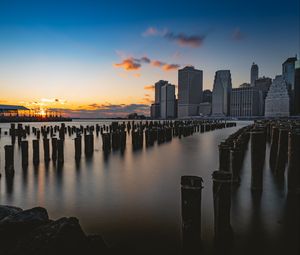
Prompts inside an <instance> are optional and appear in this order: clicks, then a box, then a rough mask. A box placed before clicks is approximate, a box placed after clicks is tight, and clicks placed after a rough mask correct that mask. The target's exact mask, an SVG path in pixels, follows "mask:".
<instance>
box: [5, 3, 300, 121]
mask: <svg viewBox="0 0 300 255" xmlns="http://www.w3.org/2000/svg"><path fill="white" fill-rule="evenodd" d="M29 2H30V3H26V4H24V3H23V4H22V2H21V1H10V2H5V3H4V2H1V3H0V32H1V34H2V38H1V40H0V86H1V96H0V104H22V105H25V106H30V107H40V108H41V109H43V108H45V109H46V108H59V109H62V111H63V112H64V113H67V114H69V115H71V116H74V117H83V116H88V117H109V116H111V117H116V116H123V115H125V114H128V113H132V112H138V113H149V105H150V104H151V103H152V101H153V100H154V91H153V84H154V83H155V82H157V81H158V80H161V79H163V80H168V81H169V82H170V83H171V84H175V85H177V84H178V81H177V71H178V69H179V68H183V67H185V66H186V65H193V66H195V68H197V69H200V70H202V71H203V89H210V90H212V87H213V79H214V73H215V72H216V71H217V70H223V69H226V70H227V69H228V70H230V71H231V76H232V85H233V87H238V86H239V85H240V84H242V83H244V82H250V80H249V69H250V66H251V64H252V62H255V63H257V64H258V66H259V68H260V69H259V70H260V77H261V76H263V75H264V76H267V77H271V78H275V76H276V75H277V74H280V73H281V68H282V66H281V65H282V63H283V62H284V61H285V60H286V59H287V58H288V57H294V56H295V54H297V53H298V54H299V48H298V44H299V32H298V31H299V23H298V22H297V21H298V20H299V11H298V10H299V8H298V7H299V3H298V1H293V0H289V1H288V2H287V3H288V4H286V5H284V6H281V4H280V2H279V1H272V2H271V1H263V2H262V3H260V2H259V1H254V2H253V3H251V5H250V4H247V3H246V4H245V3H239V2H238V1H232V2H230V3H222V2H220V1H214V2H213V3H198V2H197V1H192V2H191V4H193V5H194V6H195V8H193V9H192V10H190V8H187V6H184V5H181V4H180V2H179V1H172V3H169V2H168V1H165V2H164V3H163V4H162V6H161V8H156V7H157V6H160V5H158V3H157V2H155V1H154V2H151V4H147V5H145V6H142V7H141V6H139V7H133V6H132V5H129V4H128V5H127V3H123V2H120V3H118V4H119V5H120V8H118V9H114V6H113V5H112V4H109V3H105V4H103V3H100V2H99V1H89V2H88V3H84V2H83V1H74V3H72V8H70V6H69V5H68V3H67V2H62V3H60V4H59V3H58V2H55V1H52V2H51V3H52V4H50V2H43V3H38V2H35V1H29ZM255 4H256V5H257V6H259V8H256V7H257V6H255ZM121 7H122V8H121ZM129 7H130V8H129ZM164 7H168V8H169V12H170V13H171V14H170V15H167V17H166V15H165V13H164V11H163V9H164ZM120 10H122V11H120ZM222 10H223V11H222ZM254 10H255V11H256V14H257V15H256V21H254V20H253V11H254ZM54 13H55V19H54V18H53V15H54ZM232 15H234V18H232V19H230V20H229V19H227V18H228V17H229V16H232ZM226 17H227V18H226ZM251 17H252V18H251ZM172 20H176V22H175V21H172ZM224 20H225V21H224ZM287 27H288V28H289V29H286V28H287ZM176 94H177V92H176Z"/></svg>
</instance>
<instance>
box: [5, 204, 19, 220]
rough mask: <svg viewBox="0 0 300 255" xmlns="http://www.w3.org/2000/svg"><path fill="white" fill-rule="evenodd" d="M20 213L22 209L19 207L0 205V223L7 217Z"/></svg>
mask: <svg viewBox="0 0 300 255" xmlns="http://www.w3.org/2000/svg"><path fill="white" fill-rule="evenodd" d="M21 211H22V209H21V208H19V207H14V206H9V205H0V221H1V220H2V219H3V218H5V217H7V216H9V215H13V214H16V213H18V212H21Z"/></svg>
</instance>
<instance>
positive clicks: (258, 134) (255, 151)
mask: <svg viewBox="0 0 300 255" xmlns="http://www.w3.org/2000/svg"><path fill="white" fill-rule="evenodd" d="M265 150H266V137H265V134H264V132H263V131H260V130H259V131H252V132H251V173H252V175H251V189H252V190H253V191H255V190H258V191H259V190H262V189H263V169H264V163H265Z"/></svg>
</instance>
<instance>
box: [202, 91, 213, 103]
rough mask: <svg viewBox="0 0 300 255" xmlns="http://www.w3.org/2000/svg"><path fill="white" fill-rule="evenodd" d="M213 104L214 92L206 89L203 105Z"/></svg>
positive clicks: (203, 95)
mask: <svg viewBox="0 0 300 255" xmlns="http://www.w3.org/2000/svg"><path fill="white" fill-rule="evenodd" d="M207 102H208V103H211V102H212V91H211V90H209V89H206V90H204V91H203V94H202V103H207Z"/></svg>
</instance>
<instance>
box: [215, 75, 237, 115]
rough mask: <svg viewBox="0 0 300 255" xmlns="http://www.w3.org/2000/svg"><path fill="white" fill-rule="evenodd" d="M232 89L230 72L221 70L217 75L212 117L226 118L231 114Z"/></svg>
mask: <svg viewBox="0 0 300 255" xmlns="http://www.w3.org/2000/svg"><path fill="white" fill-rule="evenodd" d="M231 89H232V83H231V73H230V70H219V71H217V72H216V74H215V80H214V87H213V95H212V115H213V116H220V117H224V116H227V115H229V113H230V93H231Z"/></svg>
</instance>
